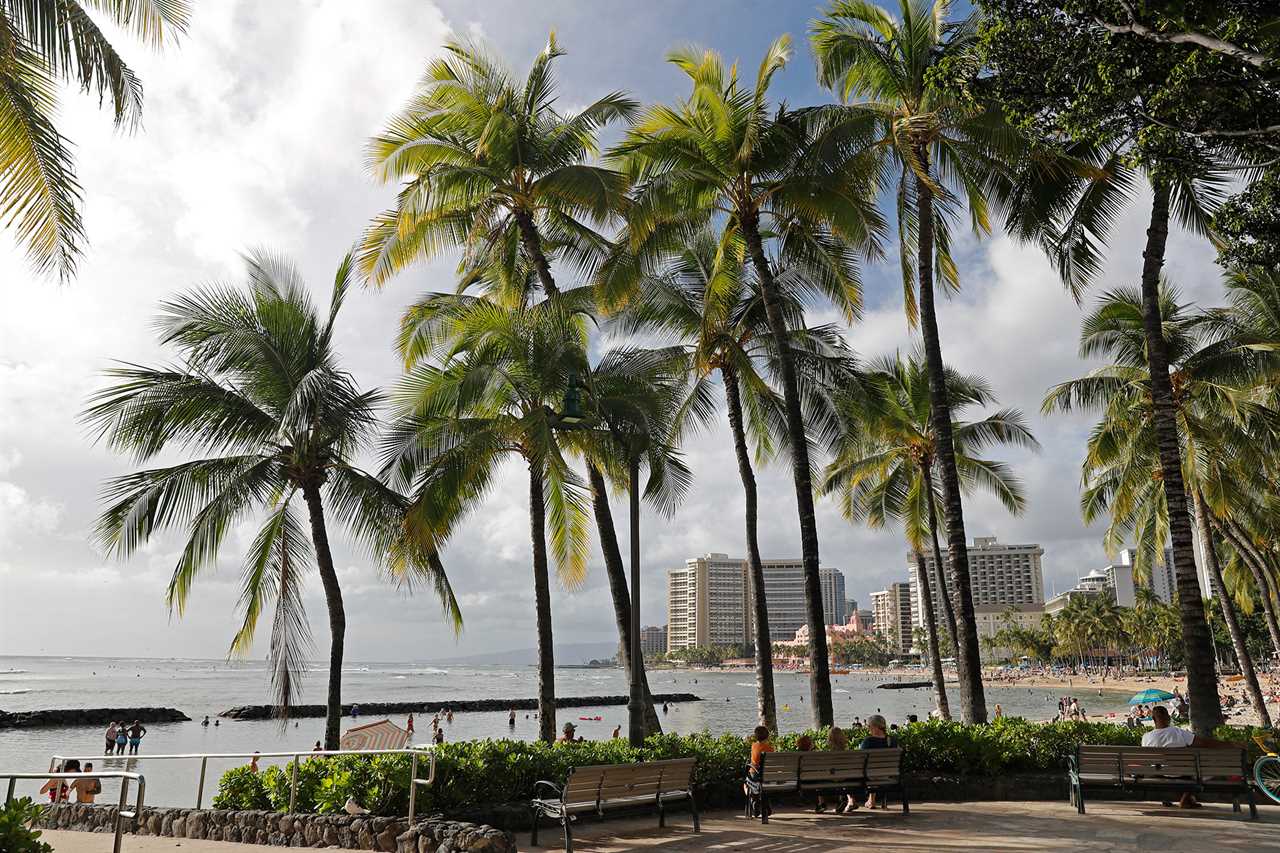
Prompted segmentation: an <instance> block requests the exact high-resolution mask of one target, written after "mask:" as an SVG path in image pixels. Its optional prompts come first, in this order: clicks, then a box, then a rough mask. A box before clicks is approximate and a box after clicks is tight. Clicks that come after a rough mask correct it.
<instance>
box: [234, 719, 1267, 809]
mask: <svg viewBox="0 0 1280 853" xmlns="http://www.w3.org/2000/svg"><path fill="white" fill-rule="evenodd" d="M846 731H847V732H848V735H849V742H850V744H851V745H853V746H856V745H857V744H858V742H859V741H861V740H862V738H864V737H865V736H866V734H867V732H866V730H865V729H860V728H855V729H846ZM829 732H830V730H829V729H823V730H820V731H811V732H807V734H809V735H810V736H811V737H813V739H814V743H815V745H816V747H817V748H818V749H825V748H826V746H827V735H828V734H829ZM892 734H893V735H894V737H896V738H897V739H898V741H899V743H900V744H901V745H902V747H903V749H904V750H905V754H904V765H905V767H906V769H907V770H908V771H912V772H929V773H943V774H952V775H959V776H992V775H997V774H1002V773H1030V772H1063V771H1064V770H1065V768H1066V762H1067V756H1068V755H1070V754H1071V753H1072V752H1073V751H1074V750H1075V748H1076V746H1078V745H1079V744H1082V743H1092V744H1137V743H1139V742H1140V741H1141V738H1142V730H1141V729H1130V728H1126V727H1125V726H1118V725H1114V724H1111V723H1087V722H1070V721H1068V722H1060V723H1032V722H1028V721H1027V720H1023V719H1021V718H1009V717H1006V718H1003V719H999V720H995V721H993V722H991V723H988V724H985V725H977V726H968V725H964V724H962V723H957V722H948V721H943V720H926V721H923V722H919V723H913V724H911V725H909V726H905V727H903V728H901V729H899V730H898V731H896V732H893V733H892ZM1217 736H1218V737H1221V738H1224V739H1229V740H1235V741H1245V740H1247V732H1246V731H1245V730H1242V729H1231V728H1228V727H1223V728H1222V729H1219V730H1218V732H1217ZM799 738H800V734H799V733H797V734H785V735H779V736H778V737H777V738H776V739H775V741H774V742H775V744H776V746H777V748H778V749H784V750H785V749H794V748H795V745H796V741H797V740H799ZM750 754H751V750H750V745H749V743H748V742H747V740H746V739H745V738H742V737H738V736H736V735H710V734H706V733H703V734H693V735H676V734H664V735H654V736H653V737H651V738H649V739H648V740H647V741H645V744H644V746H643V747H641V748H639V749H635V748H633V747H632V746H631V745H630V744H628V743H627V741H625V740H622V739H617V740H612V739H611V740H606V741H585V742H582V743H571V744H566V743H557V744H548V743H542V742H540V741H538V742H533V743H527V742H524V741H509V740H473V741H459V742H457V743H446V744H442V745H440V746H438V747H436V748H435V755H436V784H435V785H433V786H431V787H429V788H421V789H419V791H418V811H419V812H422V813H431V812H440V813H443V814H449V815H459V814H464V813H467V812H468V811H472V810H475V809H476V808H477V807H486V806H491V805H498V804H503V803H521V804H523V803H527V802H528V800H529V798H530V796H531V795H532V792H533V785H534V783H535V782H537V781H539V780H542V779H545V780H548V781H552V782H555V783H557V784H559V783H562V782H563V781H564V779H565V777H566V776H567V775H568V774H569V770H570V768H573V767H578V766H583V765H589V764H623V763H627V762H632V761H644V760H655V759H663V758H682V757H694V758H697V759H698V764H697V769H696V771H695V773H694V784H695V786H696V788H697V791H698V797H699V801H700V803H702V804H703V805H704V806H706V807H708V808H714V807H717V806H721V805H725V804H728V803H730V802H734V801H736V800H738V799H739V798H740V797H741V781H742V772H743V768H744V766H745V765H746V762H747V761H748V760H749V758H750ZM409 767H410V758H409V756H407V755H378V756H359V755H343V756H334V757H331V758H312V759H308V760H306V761H304V762H302V763H301V764H300V765H299V768H298V800H297V810H298V811H300V812H319V813H331V812H338V811H341V810H342V807H343V806H344V805H345V804H346V801H347V798H348V797H350V798H352V799H354V800H355V801H356V802H357V803H359V804H360V805H362V806H364V807H365V808H367V809H369V810H370V811H371V812H373V813H375V814H381V815H394V814H404V813H405V811H406V810H407V809H408V799H409ZM424 769H425V768H424ZM289 770H290V768H289V767H288V766H285V767H282V768H268V769H267V770H266V771H264V772H263V773H262V774H261V775H260V776H258V775H255V774H247V775H248V776H249V777H250V778H247V779H246V778H245V774H246V771H247V768H238V769H237V770H232V771H228V772H227V774H226V775H224V776H223V777H222V782H221V783H220V787H219V793H218V797H217V798H215V800H214V807H215V808H266V807H268V805H263V803H268V804H269V807H270V808H273V809H276V810H277V811H283V810H284V809H287V808H288V805H289ZM233 803H245V805H232V804H233Z"/></svg>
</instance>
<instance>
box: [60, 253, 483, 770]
mask: <svg viewBox="0 0 1280 853" xmlns="http://www.w3.org/2000/svg"><path fill="white" fill-rule="evenodd" d="M246 265H247V268H248V283H247V286H244V287H234V286H230V285H210V286H207V287H202V288H200V289H197V290H194V291H192V292H190V293H188V294H186V295H183V296H180V297H178V298H176V299H174V300H171V301H168V302H165V303H163V305H162V311H161V316H160V319H159V321H158V324H157V325H158V328H159V330H160V341H161V343H162V344H163V345H165V346H171V347H173V348H174V349H176V351H177V353H178V356H179V361H178V363H177V364H176V365H175V366H172V367H142V366H137V365H123V366H120V367H117V368H113V369H111V370H110V371H108V374H107V375H108V376H110V377H111V378H112V379H114V380H116V381H115V383H114V384H112V385H111V386H110V387H107V388H105V389H103V390H101V391H98V392H97V393H95V394H94V395H93V396H92V397H91V398H90V403H89V406H88V408H87V409H86V410H85V413H84V418H85V420H86V421H87V422H88V423H89V424H90V425H91V426H92V427H93V429H94V430H95V432H96V433H97V435H98V436H99V437H100V438H104V439H105V440H106V441H107V443H108V444H109V446H110V447H111V448H112V449H113V450H117V451H120V452H125V453H129V454H130V455H131V456H132V457H133V458H134V459H135V460H137V461H138V462H140V463H141V462H145V461H146V460H149V459H152V458H153V457H155V456H157V455H158V454H161V453H163V452H166V451H173V450H180V451H188V452H192V453H199V454H203V456H202V458H199V459H193V460H190V461H186V462H180V463H177V464H175V465H169V466H165V467H161V468H149V469H144V470H140V471H137V472H135V473H132V474H127V475H125V476H122V477H117V478H115V479H112V480H110V481H108V483H107V485H106V487H105V489H104V493H103V498H104V501H105V502H106V503H107V508H106V510H105V511H104V512H103V514H102V516H101V518H100V519H99V521H98V526H97V535H98V538H99V540H100V541H101V542H102V543H103V544H104V545H106V546H107V547H108V548H109V549H110V550H111V551H113V552H115V553H117V554H120V555H122V556H128V555H129V554H132V553H133V552H134V551H135V550H137V549H138V548H139V547H140V546H142V545H143V544H144V543H146V542H148V541H149V540H151V538H152V537H153V536H155V535H156V534H159V533H161V532H163V531H165V530H167V529H169V528H171V527H185V528H187V530H188V539H187V543H186V545H185V546H184V548H183V550H182V554H181V556H180V557H179V559H178V564H177V566H176V567H175V568H174V571H173V576H172V578H171V579H170V582H169V589H168V594H167V600H168V604H169V606H170V608H171V609H172V610H173V611H174V612H176V613H177V614H178V615H181V614H182V613H183V611H184V610H185V609H186V607H187V604H188V601H189V597H190V593H191V589H192V587H193V585H194V583H195V581H196V579H197V578H198V577H199V576H200V575H201V574H202V573H203V572H205V571H207V570H209V569H212V568H213V566H214V565H215V564H216V562H217V560H218V557H219V554H220V553H221V551H222V545H223V540H224V538H225V536H226V534H227V532H228V531H229V530H230V529H232V528H233V527H234V526H235V525H236V524H237V523H238V522H239V521H241V520H242V519H244V518H245V517H246V516H248V515H250V514H251V513H252V512H254V511H255V510H257V511H260V512H261V511H265V512H266V514H267V518H266V522H265V523H264V524H263V526H262V527H261V529H260V530H259V531H258V534H257V536H256V537H255V538H254V540H253V543H252V545H251V546H250V547H249V550H248V553H247V554H246V555H245V559H244V569H243V575H244V577H243V581H242V591H241V600H240V606H241V608H242V610H243V611H244V616H243V622H242V625H241V627H240V630H239V632H238V633H237V634H236V635H235V639H234V640H233V641H232V645H231V651H232V652H233V653H247V652H248V651H249V649H250V648H251V647H252V645H253V640H254V636H255V628H256V626H257V623H258V618H259V616H260V615H261V614H262V613H263V612H264V611H265V610H267V609H270V608H274V609H273V624H272V632H271V643H270V647H269V659H270V661H271V672H272V682H273V685H274V687H275V691H276V701H277V703H278V705H279V711H280V713H282V714H283V715H286V716H287V714H288V709H289V706H290V705H291V704H292V702H293V700H294V698H295V696H296V694H297V689H298V674H299V673H300V672H301V671H302V670H303V669H304V665H305V655H306V652H307V649H308V647H309V641H310V632H309V629H308V625H307V618H306V613H305V611H304V608H303V591H304V589H305V581H306V577H307V573H308V571H309V569H310V567H311V563H312V561H313V560H314V561H315V565H316V567H317V569H318V570H319V574H320V582H321V585H322V586H323V588H324V596H325V604H326V606H327V608H328V611H329V631H330V645H329V686H328V694H327V707H326V717H325V744H326V746H327V748H330V749H336V748H337V746H338V725H339V721H340V719H341V717H342V704H341V702H342V698H341V689H342V658H343V642H344V638H345V633H346V616H345V612H344V610H343V603H342V589H341V587H340V585H339V581H338V575H337V572H336V570H335V568H334V563H333V555H332V552H331V549H330V546H329V517H332V518H336V519H337V520H338V521H339V522H340V523H341V524H342V525H344V526H345V527H346V528H347V530H348V531H349V533H350V534H351V536H352V537H353V538H354V539H355V540H357V541H358V542H360V543H363V545H365V546H366V547H367V549H368V551H369V553H370V556H371V557H372V558H373V559H374V560H376V561H377V562H378V563H379V564H380V565H381V566H382V567H383V568H384V569H385V570H386V572H387V573H388V574H389V576H390V577H391V578H393V579H394V580H396V581H398V582H400V583H402V584H411V583H415V582H418V581H425V582H426V583H428V584H430V585H431V586H432V587H433V588H434V590H435V592H436V594H437V595H438V596H439V597H440V600H441V602H442V605H443V607H444V609H445V613H446V616H447V617H448V619H449V620H450V621H451V622H452V624H453V625H454V627H455V629H456V628H458V627H460V625H461V616H460V614H459V610H458V604H457V602H456V601H455V599H454V597H453V593H452V592H451V590H450V588H449V582H448V579H447V578H446V576H445V573H444V569H443V567H442V566H441V563H440V559H439V555H438V540H437V539H436V538H434V535H433V534H432V533H431V532H430V531H427V530H426V529H425V528H421V527H419V526H418V525H416V524H415V523H414V522H413V520H412V518H410V517H409V516H408V509H409V502H408V500H407V499H406V498H405V497H403V496H402V495H400V494H399V493H397V492H395V491H393V490H391V489H389V488H388V487H387V486H385V485H383V484H382V483H381V482H380V481H379V480H378V479H377V478H375V477H373V476H372V475H370V474H367V473H365V472H364V471H363V470H361V469H360V468H359V467H358V466H357V465H356V461H355V460H356V458H357V457H358V456H359V454H360V452H361V451H362V450H363V449H364V448H366V447H368V446H369V444H370V442H371V440H372V439H373V437H374V434H375V431H376V428H377V415H376V410H377V407H378V405H379V402H380V400H381V396H380V395H379V394H378V393H377V392H374V391H361V390H360V389H359V388H358V387H357V386H356V384H355V381H354V380H353V379H352V377H351V375H350V374H348V373H347V372H345V371H344V370H343V369H342V367H341V363H340V362H339V359H338V354H337V352H335V350H334V345H333V334H334V325H335V322H336V321H337V317H338V312H339V310H340V309H341V307H342V303H343V298H344V297H345V295H346V293H347V290H348V289H349V287H350V285H351V280H352V275H351V272H352V264H351V257H350V256H348V257H347V258H346V259H344V260H343V262H342V265H341V266H340V267H339V268H338V273H337V276H336V277H335V280H334V285H333V292H332V296H331V299H330V304H329V306H328V310H327V312H320V311H318V310H317V308H316V306H315V305H314V304H313V303H312V301H311V298H310V296H309V295H308V291H307V287H306V284H305V282H304V281H303V280H302V277H301V275H300V274H299V273H298V270H297V269H296V268H295V267H294V266H293V265H292V264H290V263H289V262H288V261H286V260H285V259H283V258H280V257H278V256H274V255H270V254H267V253H265V252H254V253H252V254H250V255H249V256H248V258H247V260H246ZM299 504H302V505H305V507H306V512H307V517H308V521H309V524H310V542H308V541H307V540H308V535H307V529H306V528H304V527H303V524H302V522H301V520H300V519H299V513H300V509H301V508H300V506H299Z"/></svg>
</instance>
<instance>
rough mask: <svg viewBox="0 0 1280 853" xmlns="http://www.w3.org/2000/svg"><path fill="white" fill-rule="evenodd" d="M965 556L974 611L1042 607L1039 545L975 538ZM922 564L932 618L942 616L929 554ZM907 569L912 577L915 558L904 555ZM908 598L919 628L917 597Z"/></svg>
mask: <svg viewBox="0 0 1280 853" xmlns="http://www.w3.org/2000/svg"><path fill="white" fill-rule="evenodd" d="M968 552H969V590H970V593H971V594H972V596H973V606H974V608H975V609H976V608H979V607H982V608H987V607H992V608H1005V607H1009V606H1015V607H1017V606H1019V605H1043V604H1044V569H1043V567H1042V566H1041V563H1040V558H1041V557H1043V556H1044V549H1043V548H1041V547H1040V546H1039V545H1004V544H1002V543H1000V542H999V541H997V540H996V537H994V536H979V537H977V538H976V539H974V540H973V544H972V545H970V546H969V548H968ZM942 560H943V566H946V560H947V549H946V548H943V549H942ZM924 563H925V567H926V569H927V570H928V572H929V581H930V591H931V592H932V593H933V609H934V614H935V615H939V616H940V615H941V614H942V612H943V610H942V598H941V590H939V589H938V585H937V584H936V583H933V580H934V579H935V578H936V577H937V576H938V575H937V572H936V571H935V570H934V561H933V554H932V553H931V552H930V553H926V554H924ZM907 569H908V571H909V573H910V575H911V576H914V574H915V556H914V555H912V554H910V553H908V554H907ZM913 586H914V584H913ZM912 598H913V602H912V605H913V606H912V611H913V613H914V614H915V624H917V625H923V624H924V613H923V608H921V607H920V601H919V593H918V592H916V591H915V590H914V589H913V590H912Z"/></svg>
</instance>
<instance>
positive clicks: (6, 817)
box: [0, 797, 53, 853]
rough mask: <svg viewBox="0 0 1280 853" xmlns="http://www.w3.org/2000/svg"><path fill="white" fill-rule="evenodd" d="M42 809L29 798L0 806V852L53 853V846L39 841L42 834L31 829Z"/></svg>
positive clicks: (14, 800) (18, 799) (19, 798)
mask: <svg viewBox="0 0 1280 853" xmlns="http://www.w3.org/2000/svg"><path fill="white" fill-rule="evenodd" d="M42 812H43V809H42V808H41V807H40V806H37V805H36V804H34V803H33V802H32V801H31V798H30V797H18V798H16V799H12V800H9V801H8V802H5V803H2V804H0V850H4V851H5V853H53V845H51V844H49V843H47V842H44V841H41V840H40V836H41V835H42V834H43V833H41V832H40V830H38V829H32V828H31V827H32V826H33V825H35V824H36V823H37V822H39V820H40V815H41V813H42Z"/></svg>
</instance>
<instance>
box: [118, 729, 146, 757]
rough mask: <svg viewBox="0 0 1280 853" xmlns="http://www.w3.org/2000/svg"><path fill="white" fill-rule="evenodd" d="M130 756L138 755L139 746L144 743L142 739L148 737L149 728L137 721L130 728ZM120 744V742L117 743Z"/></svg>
mask: <svg viewBox="0 0 1280 853" xmlns="http://www.w3.org/2000/svg"><path fill="white" fill-rule="evenodd" d="M127 734H128V735H129V754H130V755H137V754H138V746H139V745H140V744H141V743H142V739H143V738H144V737H146V735H147V727H146V726H144V725H143V724H142V723H140V722H139V721H137V720H134V721H133V725H132V726H129V731H128V732H127ZM116 743H119V741H116Z"/></svg>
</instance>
